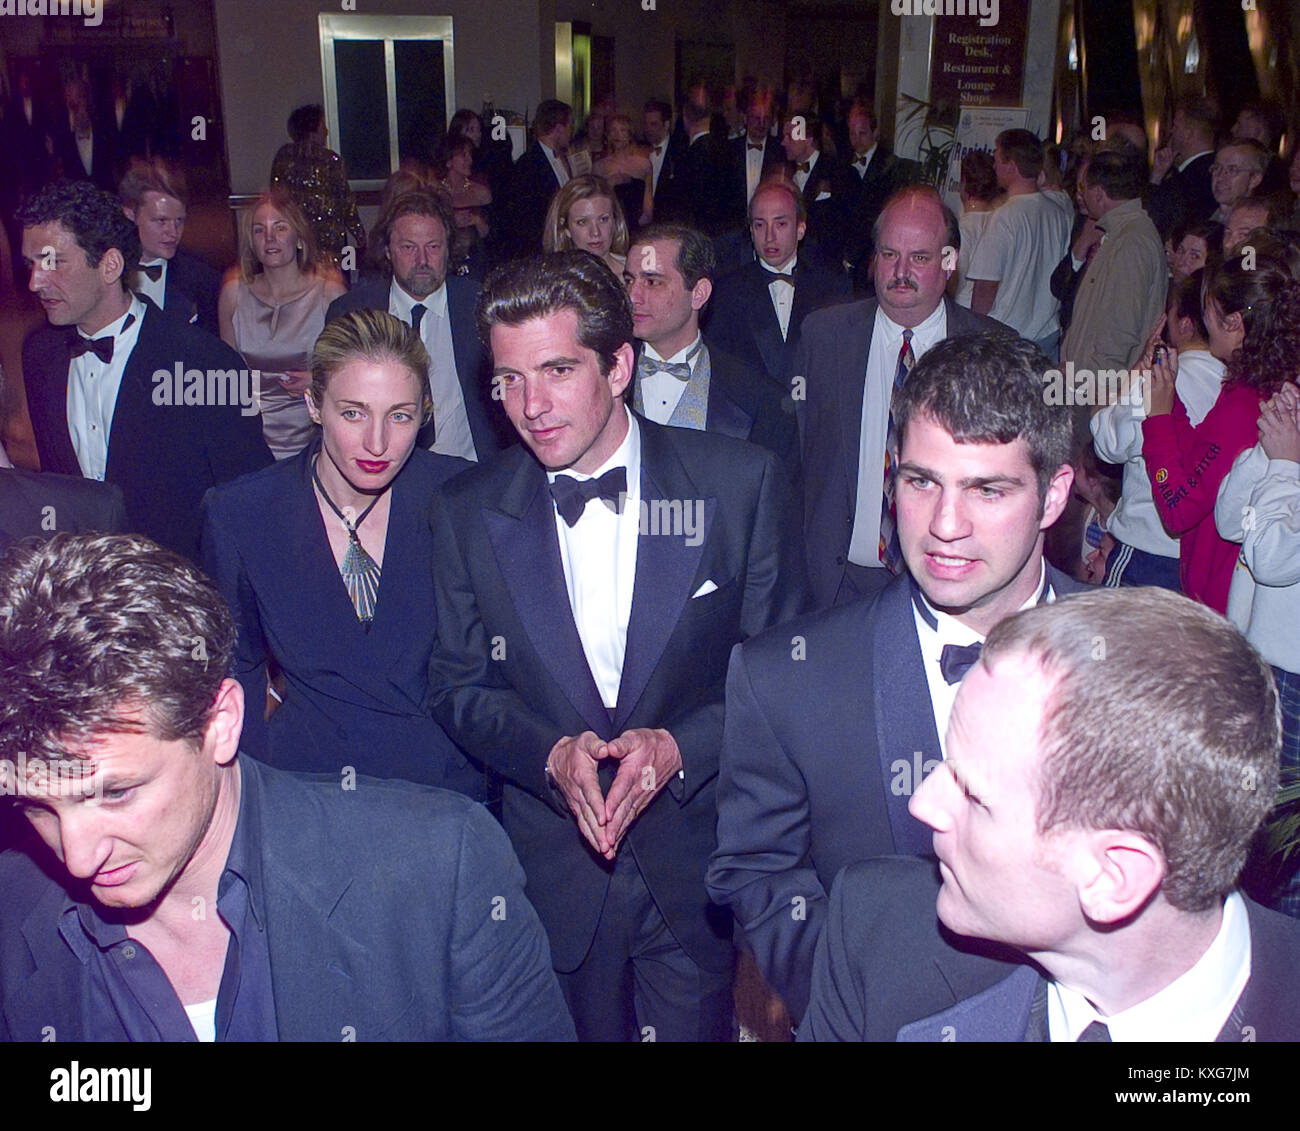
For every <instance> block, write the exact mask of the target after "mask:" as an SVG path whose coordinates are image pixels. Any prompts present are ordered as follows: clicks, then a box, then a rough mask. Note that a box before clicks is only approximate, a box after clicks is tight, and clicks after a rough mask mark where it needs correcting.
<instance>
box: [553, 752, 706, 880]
mask: <svg viewBox="0 0 1300 1131" xmlns="http://www.w3.org/2000/svg"><path fill="white" fill-rule="evenodd" d="M606 758H614V759H616V760H617V761H618V763H619V766H618V772H617V773H616V774H615V775H614V780H613V782H612V783H611V784H610V787H609V794H608V796H605V795H602V794H601V792H600V783H599V781H598V780H597V777H596V771H597V769H598V768H599V766H600V763H601V762H602V761H603V760H604V759H606ZM546 764H547V767H548V768H549V770H550V774H551V779H552V780H553V781H554V782H555V784H556V786H557V787H558V788H559V790H560V792H561V793H562V794H564V799H565V801H567V802H568V805H569V811H570V812H571V813H572V814H573V816H574V819H575V820H576V821H577V822H578V828H579V829H580V830H581V831H582V835H583V836H584V837H585V838H586V840H587V843H588V844H590V845H591V847H592V848H594V849H595V850H596V851H597V852H598V853H600V855H601V856H603V857H604V858H605V859H606V860H613V859H614V856H615V854H616V853H617V851H618V847H619V844H620V843H621V842H622V840H623V836H624V834H625V833H626V832H627V830H628V829H629V828H630V827H631V825H632V822H633V821H635V820H636V819H637V817H638V816H640V814H641V811H642V810H643V809H644V808H645V807H646V806H647V805H649V804H650V802H651V801H653V800H654V799H655V797H656V796H657V795H658V793H659V791H660V790H661V789H663V787H664V786H665V785H667V784H668V782H669V781H670V780H671V778H672V776H673V775H674V774H676V773H677V772H678V771H679V770H680V769H681V768H682V755H681V751H679V750H678V749H677V742H676V740H675V739H674V738H673V736H672V735H671V734H669V733H668V732H667V731H666V730H659V729H653V730H652V729H649V728H645V727H639V728H637V729H634V730H626V731H624V732H623V733H622V734H620V735H619V736H618V737H617V738H614V739H611V740H610V741H609V742H606V741H605V740H604V739H602V738H600V737H599V736H598V735H597V734H595V733H594V732H592V731H584V732H583V733H582V734H579V735H576V736H569V737H566V738H562V739H560V741H559V742H557V743H556V744H555V745H554V746H553V747H551V753H550V757H549V758H548V759H547V762H546Z"/></svg>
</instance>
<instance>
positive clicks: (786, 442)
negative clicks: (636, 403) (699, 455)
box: [628, 304, 799, 483]
mask: <svg viewBox="0 0 1300 1131" xmlns="http://www.w3.org/2000/svg"><path fill="white" fill-rule="evenodd" d="M769 305H770V304H769ZM704 346H705V348H706V349H707V350H708V351H709V408H708V414H707V415H706V416H705V419H704V430H705V431H706V432H716V433H717V434H718V435H720V436H734V437H735V438H736V439H737V440H748V441H749V442H750V443H751V444H757V445H758V446H759V447H761V448H766V449H767V450H768V451H769V452H771V453H772V454H773V455H775V456H776V457H777V458H778V459H779V460H780V461H781V466H782V467H784V468H785V469H786V472H787V475H788V482H790V483H794V482H796V480H797V478H798V474H799V426H798V424H797V423H796V422H795V417H794V405H793V402H792V401H791V399H790V397H789V396H788V395H783V393H784V390H782V389H780V388H778V387H777V386H776V385H774V384H773V383H771V382H769V381H768V380H767V379H766V378H765V377H763V376H762V370H761V369H760V368H759V367H758V366H756V365H746V364H744V363H743V362H741V361H740V360H738V359H737V358H735V357H733V356H731V355H730V354H728V353H727V352H726V351H725V350H723V349H721V348H719V346H718V345H717V344H716V343H715V342H714V339H713V338H712V336H709V335H706V336H705V338H704ZM636 357H637V361H638V362H639V361H640V360H641V343H640V342H637V344H636ZM633 380H636V378H635V377H634V378H633ZM630 389H631V386H629V390H630ZM631 404H632V393H631V392H630V391H629V393H628V405H629V406H631Z"/></svg>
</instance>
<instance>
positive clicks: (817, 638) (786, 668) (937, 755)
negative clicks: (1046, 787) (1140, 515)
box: [708, 333, 1082, 1021]
mask: <svg viewBox="0 0 1300 1131" xmlns="http://www.w3.org/2000/svg"><path fill="white" fill-rule="evenodd" d="M1049 365H1050V362H1048V360H1047V359H1046V358H1045V357H1044V356H1043V355H1042V354H1040V353H1039V352H1038V350H1037V349H1035V347H1034V346H1033V345H1032V344H1031V343H1029V342H1025V341H1022V340H1021V339H1019V338H1016V337H1013V336H1010V335H1004V334H997V333H993V334H979V335H975V336H972V337H968V338H963V339H950V340H948V341H944V342H940V343H939V344H937V345H936V346H935V347H934V348H933V349H932V350H930V351H929V352H928V353H927V354H926V355H925V357H924V358H922V359H921V360H920V361H918V362H917V363H916V367H915V368H914V369H913V370H912V371H911V373H910V374H909V375H908V377H907V380H906V382H905V383H904V384H903V385H902V386H901V387H900V388H899V389H898V390H897V391H896V392H895V394H894V405H893V427H894V430H895V433H896V435H897V436H898V437H899V438H900V443H901V449H900V450H899V451H898V452H897V455H898V462H897V464H896V468H897V473H896V488H895V503H896V508H895V513H896V519H897V535H898V542H899V546H900V550H901V553H902V557H903V559H904V561H905V562H906V564H907V568H908V569H909V570H910V571H911V572H910V575H909V574H902V575H900V576H898V577H895V578H893V580H892V581H891V583H890V584H889V585H888V587H887V588H885V589H884V590H883V591H882V592H880V593H879V594H878V595H877V596H876V597H875V598H874V599H873V600H870V601H867V600H859V601H854V602H852V603H850V604H847V605H843V606H840V607H838V608H835V609H831V610H828V611H825V612H821V613H817V614H815V615H813V616H811V617H805V618H801V619H799V620H796V621H793V622H791V623H789V624H787V625H782V626H781V627H780V628H778V629H774V630H773V631H771V632H767V633H764V634H763V635H762V636H761V637H758V638H756V639H754V640H751V641H748V642H747V643H746V644H744V645H743V646H742V647H739V648H737V649H736V650H735V651H734V652H733V653H732V659H731V670H730V672H729V673H728V676H727V710H726V730H725V734H724V738H723V748H722V765H721V770H720V775H719V779H718V848H717V851H716V853H715V854H714V856H713V860H712V862H711V863H710V865H709V873H708V887H709V894H710V895H711V896H712V897H713V898H714V899H715V900H717V901H718V902H719V903H721V904H723V905H724V906H727V907H729V908H730V909H731V911H732V913H733V914H734V915H735V917H736V921H737V923H738V924H739V926H740V928H741V930H742V932H743V933H744V937H745V941H746V943H747V944H748V945H749V947H750V948H751V949H752V950H753V953H754V958H755V960H756V962H757V965H758V969H759V971H760V972H761V973H762V974H763V976H764V978H766V979H767V981H768V984H769V985H770V986H771V987H772V988H773V989H775V990H776V992H777V993H778V994H780V995H781V997H782V999H783V1000H784V1002H785V1005H786V1007H787V1008H788V1009H789V1011H790V1015H791V1016H792V1017H793V1018H794V1019H795V1020H796V1021H797V1020H798V1018H799V1017H800V1016H801V1015H802V1014H803V1011H804V1009H805V1007H806V1006H807V1004H808V987H809V980H810V978H811V975H812V960H813V952H814V949H815V947H816V943H817V938H818V935H819V934H820V933H821V930H822V926H823V924H824V923H825V920H826V893H827V891H829V890H830V886H831V881H832V880H833V879H834V877H835V875H836V873H837V872H839V870H840V869H841V868H842V867H844V865H845V864H848V863H851V862H853V861H855V860H864V859H867V858H868V857H871V856H880V855H887V854H892V853H899V854H907V855H920V854H925V853H928V852H929V849H930V837H929V833H928V831H927V830H926V829H925V827H924V826H923V825H921V823H920V822H919V821H917V820H916V819H915V818H914V817H912V816H911V815H909V813H908V809H907V801H908V797H909V796H910V795H911V794H912V793H913V791H914V790H915V789H916V787H917V786H919V785H920V783H921V779H922V778H923V777H924V775H925V774H927V773H928V772H929V771H930V770H931V769H933V768H934V766H935V765H938V764H939V763H940V761H941V760H942V758H943V757H944V755H945V752H946V751H945V747H944V743H943V739H942V736H943V735H944V733H945V731H946V730H947V723H948V714H949V712H950V710H951V709H952V702H953V698H954V697H955V695H956V692H957V687H956V684H957V682H958V681H959V680H960V679H961V675H962V673H963V672H964V671H965V669H966V667H968V666H969V664H970V663H971V662H972V661H973V659H974V657H975V656H977V655H978V653H979V645H980V641H981V640H982V639H983V638H984V636H985V635H986V634H987V633H988V632H989V630H990V629H991V628H992V627H993V626H994V625H995V624H997V623H998V622H999V621H1000V620H1001V619H1002V618H1003V617H1006V616H1009V615H1010V614H1012V613H1014V612H1016V611H1017V610H1018V609H1020V608H1023V607H1026V606H1028V605H1032V604H1035V603H1038V602H1050V601H1053V600H1055V599H1056V598H1058V597H1061V596H1063V595H1065V594H1068V593H1071V592H1075V591H1077V590H1078V589H1080V588H1082V587H1081V586H1080V585H1079V584H1078V583H1077V582H1075V581H1073V580H1072V579H1070V578H1068V577H1066V576H1065V575H1063V574H1061V573H1059V572H1058V571H1057V570H1055V569H1053V568H1052V567H1050V566H1048V565H1047V564H1046V562H1045V561H1044V559H1043V541H1044V533H1045V531H1046V530H1047V529H1048V528H1049V527H1050V526H1051V525H1052V524H1053V523H1054V522H1056V520H1057V519H1058V518H1059V517H1060V515H1061V512H1062V510H1063V509H1064V508H1065V505H1066V503H1067V502H1068V501H1069V498H1070V490H1071V486H1072V484H1073V480H1074V472H1073V470H1072V468H1071V466H1070V451H1071V421H1070V414H1069V412H1068V411H1062V410H1060V409H1056V408H1052V407H1050V406H1048V405H1047V404H1045V403H1044V401H1043V380H1042V378H1043V374H1044V373H1045V372H1046V371H1047V369H1048V367H1049Z"/></svg>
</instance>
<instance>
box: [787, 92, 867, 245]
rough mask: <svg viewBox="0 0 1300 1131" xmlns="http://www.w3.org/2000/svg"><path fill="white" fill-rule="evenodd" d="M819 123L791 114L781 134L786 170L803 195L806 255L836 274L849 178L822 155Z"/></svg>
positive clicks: (850, 190)
mask: <svg viewBox="0 0 1300 1131" xmlns="http://www.w3.org/2000/svg"><path fill="white" fill-rule="evenodd" d="M821 130H822V127H821V121H820V120H819V119H818V118H817V117H816V116H815V115H813V114H795V115H793V116H792V117H790V118H787V119H786V122H785V125H784V127H783V128H782V131H781V147H782V148H783V149H784V150H785V156H786V170H787V172H788V174H789V176H790V179H791V180H793V181H794V183H795V186H796V187H797V188H798V189H799V191H800V192H801V193H803V199H804V207H805V208H806V209H807V212H808V248H807V250H808V252H809V254H811V255H812V256H813V257H814V258H815V259H816V260H817V261H818V262H819V263H821V264H822V266H824V267H826V268H827V269H828V270H831V271H838V270H840V269H841V268H842V265H843V262H844V248H845V245H846V240H847V239H848V220H849V210H850V209H851V207H852V204H853V197H854V185H853V174H852V173H850V172H849V171H848V169H847V168H846V167H845V166H844V164H843V163H841V162H839V161H837V160H836V159H835V158H834V157H831V156H830V155H828V154H826V153H823V152H822V149H821Z"/></svg>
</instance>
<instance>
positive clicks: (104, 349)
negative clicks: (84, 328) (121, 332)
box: [68, 334, 113, 365]
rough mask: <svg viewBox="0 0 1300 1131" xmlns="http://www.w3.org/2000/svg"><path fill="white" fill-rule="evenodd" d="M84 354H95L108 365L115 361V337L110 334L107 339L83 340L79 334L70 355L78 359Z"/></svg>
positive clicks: (69, 352) (69, 351)
mask: <svg viewBox="0 0 1300 1131" xmlns="http://www.w3.org/2000/svg"><path fill="white" fill-rule="evenodd" d="M83 353H93V354H94V355H95V356H96V357H97V358H99V360H100V361H102V362H103V363H104V364H105V365H107V364H108V363H109V362H110V361H112V360H113V335H112V334H110V335H109V336H108V337H107V338H83V337H82V336H81V335H80V334H78V335H77V337H76V339H75V340H74V341H73V343H72V346H71V348H70V349H69V350H68V355H69V356H70V357H72V358H78V357H80V356H81V355H82V354H83Z"/></svg>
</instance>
